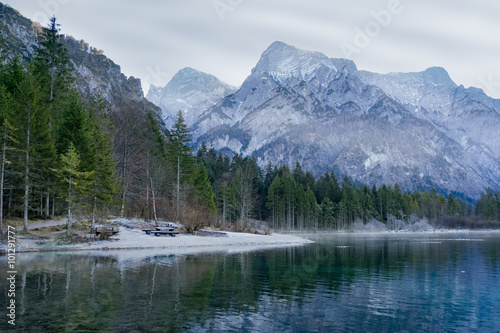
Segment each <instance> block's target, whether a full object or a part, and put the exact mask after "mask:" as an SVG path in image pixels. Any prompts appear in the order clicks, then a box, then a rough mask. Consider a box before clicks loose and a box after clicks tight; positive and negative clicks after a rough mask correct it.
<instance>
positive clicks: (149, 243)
mask: <svg viewBox="0 0 500 333" xmlns="http://www.w3.org/2000/svg"><path fill="white" fill-rule="evenodd" d="M225 233H226V234H227V237H210V236H194V235H182V234H181V235H177V236H176V237H170V236H159V237H158V236H154V235H146V234H145V233H144V232H143V231H141V230H139V229H129V228H124V227H120V232H119V234H117V235H115V236H112V237H110V240H108V241H97V242H89V243H80V244H74V245H59V246H47V245H46V244H39V243H38V242H37V240H36V239H27V238H18V239H17V242H18V244H17V249H16V251H17V252H51V251H58V252H59V251H64V252H69V251H110V250H150V249H169V250H172V251H175V252H177V251H179V250H187V249H189V250H196V251H197V252H198V251H207V252H213V251H216V250H226V249H229V248H231V249H237V248H243V249H244V250H245V251H246V250H251V249H255V250H258V249H262V248H271V247H281V246H297V245H303V244H308V243H313V241H311V240H308V239H306V238H303V237H300V236H298V235H285V234H272V235H257V234H247V233H236V232H225Z"/></svg>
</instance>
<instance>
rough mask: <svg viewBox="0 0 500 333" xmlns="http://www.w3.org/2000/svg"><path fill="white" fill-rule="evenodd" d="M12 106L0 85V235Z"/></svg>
mask: <svg viewBox="0 0 500 333" xmlns="http://www.w3.org/2000/svg"><path fill="white" fill-rule="evenodd" d="M13 108H14V101H13V99H12V96H11V95H10V93H9V91H8V90H7V87H6V86H4V85H0V137H1V140H2V141H1V147H2V152H1V167H0V168H1V174H0V235H1V234H2V233H3V218H4V211H3V202H4V188H5V175H6V171H7V170H6V169H7V167H8V166H9V165H10V164H11V163H12V162H11V161H10V158H9V156H8V154H7V153H8V152H9V150H12V149H14V144H15V143H16V139H15V128H14V127H13V125H12V122H13V118H14V115H13V112H12V111H13Z"/></svg>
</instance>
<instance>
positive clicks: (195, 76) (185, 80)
mask: <svg viewBox="0 0 500 333" xmlns="http://www.w3.org/2000/svg"><path fill="white" fill-rule="evenodd" d="M235 91H236V88H234V87H232V86H230V85H228V84H226V83H224V82H222V81H220V80H219V79H217V78H216V77H215V76H213V75H210V74H206V73H203V72H200V71H197V70H195V69H192V68H184V69H181V70H180V71H179V72H178V73H177V74H175V75H174V77H173V78H172V80H171V81H170V82H169V83H168V84H167V85H166V86H165V87H163V88H160V87H155V86H153V85H152V86H151V87H150V88H149V92H148V95H147V98H148V100H150V101H151V102H153V103H155V104H156V105H158V106H159V107H160V108H161V109H162V117H163V120H164V122H165V125H166V126H167V128H170V127H171V126H172V125H173V124H174V122H175V117H176V115H177V113H178V112H179V110H182V111H183V114H184V119H185V121H186V124H187V125H188V126H192V125H193V124H194V122H195V121H196V120H197V119H198V117H199V116H200V114H201V113H202V112H203V111H205V110H206V109H208V108H209V107H211V106H213V105H214V104H216V103H217V102H218V101H220V100H221V99H222V98H223V97H225V96H227V95H229V94H232V93H233V92H235Z"/></svg>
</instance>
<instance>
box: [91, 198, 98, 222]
mask: <svg viewBox="0 0 500 333" xmlns="http://www.w3.org/2000/svg"><path fill="white" fill-rule="evenodd" d="M96 214H97V197H96V196H95V195H94V198H93V203H92V222H91V224H90V229H91V230H94V228H95V220H96V219H95V216H96Z"/></svg>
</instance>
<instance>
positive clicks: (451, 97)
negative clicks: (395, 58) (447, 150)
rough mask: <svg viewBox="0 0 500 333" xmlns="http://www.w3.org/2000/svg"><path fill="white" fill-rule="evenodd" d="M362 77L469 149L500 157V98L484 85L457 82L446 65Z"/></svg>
mask: <svg viewBox="0 0 500 333" xmlns="http://www.w3.org/2000/svg"><path fill="white" fill-rule="evenodd" d="M360 77H362V79H363V80H364V81H365V82H367V83H369V84H373V85H376V86H378V87H380V88H381V89H382V90H384V92H385V93H386V94H387V95H389V96H391V97H392V98H394V99H395V100H397V101H399V102H400V103H402V104H403V105H404V106H405V107H406V108H407V109H408V110H410V111H412V112H413V115H414V116H415V117H418V118H421V119H426V120H429V121H431V122H432V123H434V124H435V125H436V126H437V127H439V128H440V130H442V131H443V132H444V133H446V134H447V135H448V136H449V137H451V138H453V139H454V140H456V141H457V142H459V143H460V144H461V145H462V146H463V147H464V148H465V149H467V150H476V151H481V150H483V149H484V150H487V151H488V152H489V153H491V154H493V156H495V158H497V159H499V158H500V100H497V99H493V98H490V97H488V96H487V95H486V94H485V93H484V92H483V91H482V90H481V89H477V88H468V89H466V88H464V87H463V86H462V85H461V86H457V85H456V84H455V83H454V82H453V81H452V80H451V79H450V77H449V75H448V73H447V72H446V71H445V70H444V69H443V68H429V69H427V70H426V71H424V72H421V73H390V74H385V75H384V74H375V73H369V72H360ZM477 157H478V158H480V156H477Z"/></svg>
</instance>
